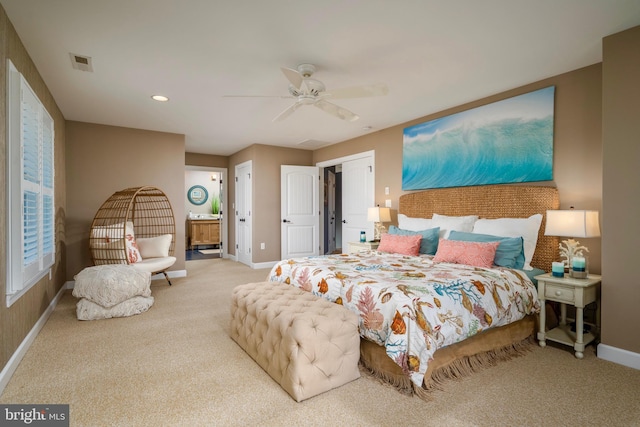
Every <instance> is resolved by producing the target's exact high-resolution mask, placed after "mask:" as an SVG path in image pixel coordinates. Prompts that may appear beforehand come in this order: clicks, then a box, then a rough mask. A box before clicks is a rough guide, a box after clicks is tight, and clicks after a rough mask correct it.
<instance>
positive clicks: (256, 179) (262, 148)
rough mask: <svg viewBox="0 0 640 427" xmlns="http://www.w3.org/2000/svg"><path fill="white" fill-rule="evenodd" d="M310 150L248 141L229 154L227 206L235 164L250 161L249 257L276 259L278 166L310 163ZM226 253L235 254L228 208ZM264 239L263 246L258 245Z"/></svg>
mask: <svg viewBox="0 0 640 427" xmlns="http://www.w3.org/2000/svg"><path fill="white" fill-rule="evenodd" d="M311 157H312V152H311V151H308V150H300V149H295V148H283V147H273V146H269V145H260V144H256V145H252V146H251V147H249V148H247V149H245V150H242V151H240V152H238V153H236V154H234V155H232V156H231V157H230V158H229V187H228V188H229V206H230V207H231V206H233V205H232V203H234V202H235V180H234V179H233V177H234V176H235V167H236V165H239V164H240V163H243V162H245V161H248V160H251V161H252V173H253V175H252V179H251V185H252V193H253V194H252V244H251V246H252V261H253V262H254V263H260V262H271V261H276V260H279V259H280V222H281V221H282V218H280V166H281V165H294V166H311ZM229 211H230V212H231V214H232V215H230V217H229V218H230V220H229V238H228V240H229V246H228V250H229V253H230V254H235V253H236V252H235V223H234V218H235V216H234V215H233V209H230V210H229ZM260 243H265V249H264V250H261V249H260Z"/></svg>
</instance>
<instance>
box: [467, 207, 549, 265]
mask: <svg viewBox="0 0 640 427" xmlns="http://www.w3.org/2000/svg"><path fill="white" fill-rule="evenodd" d="M541 223H542V214H535V215H531V216H530V217H529V218H498V219H479V220H478V221H476V223H475V225H474V226H473V232H474V233H479V234H492V235H494V236H501V237H522V239H523V240H524V270H533V267H531V259H533V253H534V252H535V250H536V244H537V243H538V231H539V230H540V224H541Z"/></svg>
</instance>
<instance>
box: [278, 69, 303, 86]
mask: <svg viewBox="0 0 640 427" xmlns="http://www.w3.org/2000/svg"><path fill="white" fill-rule="evenodd" d="M280 69H281V70H282V73H283V74H284V76H285V77H286V78H287V80H289V82H290V83H291V84H292V85H293V86H294V87H295V88H296V89H300V85H301V84H302V82H303V79H302V76H301V75H300V73H299V72H297V71H296V70H292V69H291V68H285V67H280Z"/></svg>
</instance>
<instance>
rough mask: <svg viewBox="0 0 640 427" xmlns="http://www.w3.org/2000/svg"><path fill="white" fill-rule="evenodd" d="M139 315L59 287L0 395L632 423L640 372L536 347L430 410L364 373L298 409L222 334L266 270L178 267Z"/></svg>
mask: <svg viewBox="0 0 640 427" xmlns="http://www.w3.org/2000/svg"><path fill="white" fill-rule="evenodd" d="M187 271H188V277H185V278H176V279H173V280H172V282H173V286H171V287H169V286H168V285H167V284H166V282H165V281H164V280H159V281H154V282H153V284H152V292H153V296H154V297H155V298H156V301H155V304H154V306H153V307H152V308H151V309H150V310H149V311H148V312H146V313H143V314H141V315H137V316H133V317H128V318H122V319H109V320H99V321H87V322H82V321H78V320H76V318H75V303H76V300H75V298H73V296H72V295H71V292H70V291H68V292H67V293H66V295H65V296H64V298H63V299H62V301H61V302H60V304H59V305H58V307H57V308H56V310H55V312H54V313H53V315H52V316H51V318H50V319H49V321H48V322H47V324H46V325H45V327H44V328H43V330H42V332H41V333H40V335H39V336H38V337H37V339H36V340H35V342H34V344H33V345H32V347H31V348H30V350H29V351H28V353H27V355H26V356H25V358H24V359H23V361H22V363H21V364H20V366H19V367H18V369H17V371H16V373H15V375H14V376H13V378H12V379H11V381H10V382H9V385H8V386H7V388H6V389H5V392H4V393H3V394H2V396H1V397H0V402H1V403H48V404H51V403H68V404H70V418H71V425H72V426H215V425H221V426H222V425H224V426H258V425H261V426H333V425H344V426H390V425H404V426H410V425H416V426H417V425H421V426H586V425H590V426H632V425H635V426H637V425H640V403H639V402H640V371H638V370H634V369H631V368H626V367H623V366H620V365H616V364H614V363H610V362H606V361H603V360H600V359H598V358H596V357H595V354H594V349H593V347H592V346H590V347H588V349H587V351H585V358H584V359H583V360H578V359H576V358H575V357H574V356H573V353H572V352H571V351H570V349H569V348H568V347H563V346H562V347H561V346H558V347H554V346H547V347H546V348H544V349H543V348H540V347H538V346H535V347H534V349H533V351H532V352H530V353H529V354H527V355H525V356H523V357H518V358H515V359H513V360H511V361H508V362H504V363H501V364H500V365H498V366H495V367H492V368H488V369H486V370H484V371H482V372H479V373H477V374H475V375H473V376H471V377H467V378H464V379H462V380H460V381H451V382H450V383H448V384H447V385H446V386H445V390H443V391H437V392H435V393H434V394H433V401H431V402H425V401H423V400H420V399H418V398H416V397H407V396H405V395H402V394H400V393H398V392H397V391H396V390H395V389H393V388H391V387H388V386H385V385H382V384H380V383H379V382H378V381H377V380H375V379H373V378H371V377H368V376H363V377H362V378H360V379H358V380H356V381H354V382H352V383H349V384H347V385H345V386H342V387H340V388H338V389H335V390H331V391H329V392H327V393H324V394H321V395H319V396H316V397H314V398H311V399H309V400H306V401H304V402H302V403H296V402H295V401H294V400H293V399H292V398H291V397H289V395H288V394H287V393H286V392H285V391H283V390H282V389H281V388H280V386H279V385H278V384H276V383H275V382H274V381H273V380H271V378H270V377H269V376H268V375H267V374H266V373H265V372H264V371H263V370H262V369H261V368H260V367H259V366H258V365H256V364H255V363H254V362H253V360H252V359H251V358H249V356H247V355H246V353H244V351H243V350H242V349H240V348H239V347H238V346H237V345H236V343H235V342H234V341H232V340H231V339H230V338H229V337H228V321H229V302H230V292H231V289H232V288H233V287H234V286H235V285H237V284H241V283H247V282H253V281H262V280H264V279H265V277H266V275H267V272H268V270H251V269H250V268H248V267H246V266H244V265H242V264H239V263H235V262H232V261H229V260H221V259H215V260H199V261H189V262H188V263H187Z"/></svg>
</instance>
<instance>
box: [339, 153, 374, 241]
mask: <svg viewBox="0 0 640 427" xmlns="http://www.w3.org/2000/svg"><path fill="white" fill-rule="evenodd" d="M373 188H374V170H373V159H372V158H370V157H364V158H361V159H355V160H349V161H346V162H343V163H342V252H343V253H345V252H346V251H347V250H348V247H349V242H357V241H359V240H360V232H361V231H365V232H366V233H367V240H371V239H373V223H371V222H369V221H367V210H368V209H369V208H370V207H372V206H374V203H375V202H374V194H373Z"/></svg>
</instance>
